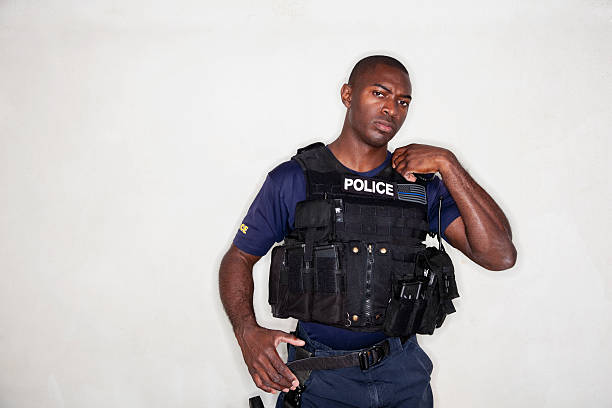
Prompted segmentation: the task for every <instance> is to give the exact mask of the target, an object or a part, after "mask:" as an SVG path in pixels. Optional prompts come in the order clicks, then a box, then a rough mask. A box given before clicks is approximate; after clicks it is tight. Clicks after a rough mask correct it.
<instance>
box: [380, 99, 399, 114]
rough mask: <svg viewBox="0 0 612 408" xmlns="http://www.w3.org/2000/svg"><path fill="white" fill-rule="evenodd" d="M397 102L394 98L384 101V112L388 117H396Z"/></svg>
mask: <svg viewBox="0 0 612 408" xmlns="http://www.w3.org/2000/svg"><path fill="white" fill-rule="evenodd" d="M395 108H396V107H395V101H394V100H393V99H392V98H389V99H387V100H385V101H384V103H383V106H382V112H383V113H384V114H385V115H387V116H392V117H395V113H396V109H395Z"/></svg>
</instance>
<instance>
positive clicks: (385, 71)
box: [355, 64, 412, 95]
mask: <svg viewBox="0 0 612 408" xmlns="http://www.w3.org/2000/svg"><path fill="white" fill-rule="evenodd" d="M355 82H356V83H355V85H357V86H360V87H367V86H371V85H374V84H380V85H384V86H386V87H388V88H390V89H392V91H393V92H394V93H397V94H407V95H410V94H412V84H411V83H410V77H409V76H408V74H407V73H405V72H403V71H402V70H400V69H399V68H396V67H392V66H389V65H385V64H377V65H375V66H373V67H371V68H369V69H367V70H365V71H364V72H363V73H362V74H361V75H360V76H359V77H358V78H357V80H356V81H355Z"/></svg>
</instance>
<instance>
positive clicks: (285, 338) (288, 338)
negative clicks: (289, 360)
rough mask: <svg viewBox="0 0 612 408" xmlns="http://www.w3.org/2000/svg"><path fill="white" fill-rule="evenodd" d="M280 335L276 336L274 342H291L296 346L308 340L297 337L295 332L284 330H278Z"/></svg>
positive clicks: (277, 343)
mask: <svg viewBox="0 0 612 408" xmlns="http://www.w3.org/2000/svg"><path fill="white" fill-rule="evenodd" d="M277 333H278V336H277V337H276V339H275V341H274V343H275V344H276V345H277V346H278V345H279V343H280V342H281V341H282V342H285V343H289V344H293V345H294V346H303V345H305V344H306V342H305V341H304V340H302V339H299V338H297V337H295V336H294V335H293V334H289V333H285V332H284V331H280V330H278V331H277Z"/></svg>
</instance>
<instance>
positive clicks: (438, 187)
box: [427, 176, 461, 240]
mask: <svg viewBox="0 0 612 408" xmlns="http://www.w3.org/2000/svg"><path fill="white" fill-rule="evenodd" d="M440 197H442V211H441V214H442V216H441V223H440V228H441V235H442V238H444V240H446V235H445V234H444V231H446V227H448V226H449V225H450V223H451V222H453V221H454V220H455V219H456V218H457V217H460V216H461V214H460V213H459V209H458V208H457V204H456V203H455V200H454V199H453V196H451V195H450V193H449V192H448V190H447V189H446V186H445V185H444V182H443V181H442V179H440V178H439V177H438V176H436V177H435V178H434V179H433V180H432V181H430V182H429V183H428V184H427V207H428V212H429V230H430V231H431V232H436V233H437V232H438V206H439V200H440Z"/></svg>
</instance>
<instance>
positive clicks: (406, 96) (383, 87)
mask: <svg viewBox="0 0 612 408" xmlns="http://www.w3.org/2000/svg"><path fill="white" fill-rule="evenodd" d="M372 85H374V86H378V87H380V88H382V89H384V90H385V91H387V92H389V93H392V92H391V90H390V89H389V88H387V87H386V86H383V85H381V84H372ZM400 98H408V99H410V100H412V96H410V95H400Z"/></svg>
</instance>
